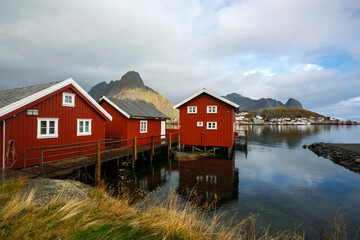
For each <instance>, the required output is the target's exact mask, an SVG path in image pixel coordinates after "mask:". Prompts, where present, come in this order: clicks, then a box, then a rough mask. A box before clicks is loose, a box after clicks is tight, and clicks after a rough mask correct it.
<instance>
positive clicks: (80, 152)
mask: <svg viewBox="0 0 360 240" xmlns="http://www.w3.org/2000/svg"><path fill="white" fill-rule="evenodd" d="M81 154H82V148H81V143H79V156H81Z"/></svg>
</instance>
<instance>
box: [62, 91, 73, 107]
mask: <svg viewBox="0 0 360 240" xmlns="http://www.w3.org/2000/svg"><path fill="white" fill-rule="evenodd" d="M75 95H76V94H74V93H67V92H64V93H63V101H62V105H63V106H65V107H75ZM66 97H70V98H71V103H68V102H66V101H65V100H66Z"/></svg>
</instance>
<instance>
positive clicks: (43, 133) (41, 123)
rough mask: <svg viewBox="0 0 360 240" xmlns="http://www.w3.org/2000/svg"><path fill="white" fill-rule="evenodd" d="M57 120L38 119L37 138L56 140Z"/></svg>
mask: <svg viewBox="0 0 360 240" xmlns="http://www.w3.org/2000/svg"><path fill="white" fill-rule="evenodd" d="M58 121H59V119H58V118H38V134H37V138H57V137H58V136H59V135H58Z"/></svg>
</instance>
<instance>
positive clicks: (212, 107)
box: [206, 105, 217, 113]
mask: <svg viewBox="0 0 360 240" xmlns="http://www.w3.org/2000/svg"><path fill="white" fill-rule="evenodd" d="M206 113H217V105H209V106H207V107H206Z"/></svg>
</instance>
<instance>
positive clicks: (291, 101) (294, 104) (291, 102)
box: [285, 98, 302, 108]
mask: <svg viewBox="0 0 360 240" xmlns="http://www.w3.org/2000/svg"><path fill="white" fill-rule="evenodd" d="M285 107H295V108H302V105H301V103H300V102H299V101H298V100H296V99H293V98H289V100H287V102H286V103H285Z"/></svg>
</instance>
